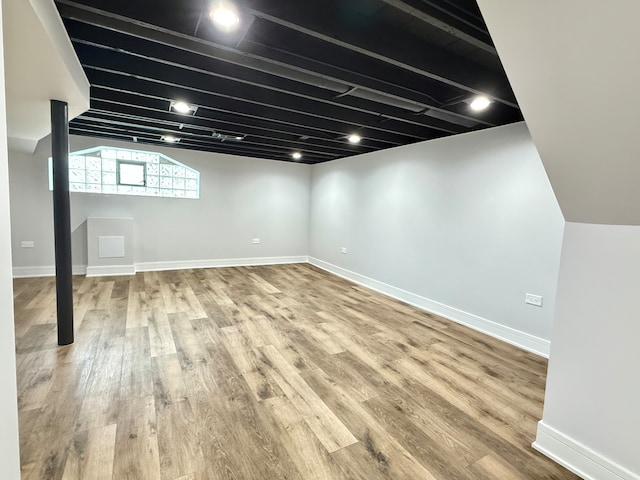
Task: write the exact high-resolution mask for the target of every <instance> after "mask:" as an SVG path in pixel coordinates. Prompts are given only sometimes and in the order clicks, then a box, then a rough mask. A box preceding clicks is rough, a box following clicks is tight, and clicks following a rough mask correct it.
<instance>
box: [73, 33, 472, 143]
mask: <svg viewBox="0 0 640 480" xmlns="http://www.w3.org/2000/svg"><path fill="white" fill-rule="evenodd" d="M92 38H95V37H93V36H92ZM72 40H73V42H74V44H76V50H77V51H79V50H81V48H80V45H84V46H86V47H89V48H90V49H91V48H99V49H102V50H104V53H103V54H101V58H102V57H106V56H108V55H109V53H116V54H118V56H120V55H126V56H131V57H132V58H131V59H130V60H129V59H125V60H124V61H125V62H126V61H135V62H136V66H140V67H142V65H139V64H140V63H143V64H145V63H146V62H154V63H156V64H159V65H162V66H163V69H164V67H165V66H166V67H173V68H180V69H185V70H187V72H188V73H187V74H185V78H188V77H189V76H193V77H194V78H195V77H196V76H200V78H203V77H201V76H202V75H208V76H211V77H214V78H215V81H216V89H220V86H221V85H224V86H226V87H227V88H228V90H232V89H233V90H235V91H237V85H235V84H242V86H244V87H245V88H247V87H257V88H259V89H266V90H269V93H265V94H263V95H262V97H264V96H265V95H268V96H272V95H273V94H274V93H277V94H285V95H291V96H295V97H297V98H296V99H295V101H296V102H300V101H303V100H304V101H307V100H309V101H314V102H321V103H323V104H326V105H330V106H331V107H336V108H338V109H347V110H352V111H354V112H358V113H359V114H368V115H373V117H370V118H369V121H371V119H372V118H378V117H384V118H386V119H389V120H392V121H397V122H404V123H408V124H411V125H417V126H419V127H423V128H429V129H432V130H437V131H441V132H444V133H450V134H454V133H463V132H465V131H467V129H465V128H463V127H460V126H459V125H454V124H452V123H449V122H446V121H442V120H437V119H433V118H430V117H425V116H424V115H416V114H415V113H417V111H418V110H417V111H416V112H409V111H407V110H406V109H402V108H398V107H394V106H389V105H384V104H380V103H376V102H373V101H370V100H366V99H362V98H357V97H351V96H340V98H336V97H337V96H339V94H340V93H342V92H343V91H344V90H346V89H347V87H345V88H344V89H342V90H340V91H337V92H336V91H333V90H328V89H325V88H320V87H315V86H311V85H305V84H301V83H299V82H296V81H293V80H289V79H285V78H281V77H277V76H274V75H271V74H266V73H263V72H256V71H252V70H249V69H246V68H244V67H238V66H237V65H226V66H225V67H224V68H219V66H218V65H212V64H211V62H210V61H208V59H206V58H204V57H202V56H200V55H194V54H190V53H185V52H180V51H179V50H174V51H172V49H171V48H169V47H161V46H159V45H157V44H153V43H147V44H145V45H140V44H138V43H136V44H134V45H132V44H131V42H126V41H124V42H122V43H120V42H119V40H124V39H122V38H114V37H111V38H108V39H107V40H106V44H105V45H100V44H97V43H95V42H93V41H86V40H81V39H78V38H75V37H73V36H72ZM106 45H108V46H106ZM126 47H128V49H127V50H126V51H125V50H124V48H126ZM174 59H179V62H176V61H175V60H174ZM146 65H149V63H146ZM142 71H143V72H145V74H146V73H147V72H148V71H149V70H148V68H146V67H145V69H144V70H142ZM185 83H186V82H185ZM271 92H274V93H271ZM274 100H275V99H274ZM332 116H333V115H332ZM362 118H363V121H366V118H365V117H362Z"/></svg>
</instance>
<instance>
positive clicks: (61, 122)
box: [51, 100, 73, 345]
mask: <svg viewBox="0 0 640 480" xmlns="http://www.w3.org/2000/svg"><path fill="white" fill-rule="evenodd" d="M51 154H52V157H53V227H54V236H55V250H56V300H57V308H58V310H57V313H58V345H70V344H72V343H73V283H72V282H73V276H72V267H71V203H70V200H69V111H68V105H67V103H66V102H61V101H59V100H51Z"/></svg>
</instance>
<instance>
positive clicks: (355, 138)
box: [347, 133, 362, 144]
mask: <svg viewBox="0 0 640 480" xmlns="http://www.w3.org/2000/svg"><path fill="white" fill-rule="evenodd" d="M347 140H349V143H353V144H356V143H360V140H362V137H361V136H360V135H358V134H356V133H353V134H351V135H349V136H348V137H347Z"/></svg>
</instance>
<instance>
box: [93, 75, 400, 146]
mask: <svg viewBox="0 0 640 480" xmlns="http://www.w3.org/2000/svg"><path fill="white" fill-rule="evenodd" d="M92 94H93V98H92V100H91V112H98V113H101V114H105V115H113V116H115V117H118V116H122V117H125V118H139V119H143V120H155V121H158V122H162V123H165V124H172V123H173V122H174V121H176V119H179V121H181V123H185V124H189V125H197V126H199V127H201V128H206V129H208V130H219V131H224V132H236V133H237V134H240V135H255V136H258V137H264V138H279V139H282V140H286V141H298V140H301V137H303V138H304V139H306V140H305V141H306V142H308V143H310V144H312V145H314V146H315V147H317V148H326V149H329V150H342V151H345V150H346V147H347V146H346V145H345V136H344V135H342V136H341V135H340V134H339V133H336V132H315V131H310V130H309V129H307V128H300V127H298V128H296V126H294V125H283V126H280V125H279V124H276V123H274V122H270V123H269V122H266V121H260V120H256V119H252V118H248V117H244V118H237V116H235V115H231V114H228V113H225V112H221V111H213V110H211V109H209V108H200V109H199V110H198V113H197V114H196V115H184V116H182V115H178V114H176V113H173V112H170V111H169V110H168V109H167V105H168V102H167V100H166V99H164V98H153V97H150V96H142V95H135V94H132V93H126V92H115V91H113V90H104V91H103V89H101V88H100V87H93V92H92ZM361 136H362V138H363V140H364V141H363V142H362V143H361V144H360V147H364V148H365V149H370V150H371V151H375V150H379V149H381V148H388V147H389V145H400V143H399V142H396V143H390V142H381V141H377V140H375V139H372V138H367V135H366V133H365V132H362V135H361Z"/></svg>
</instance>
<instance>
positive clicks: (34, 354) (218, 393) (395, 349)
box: [14, 265, 578, 480]
mask: <svg viewBox="0 0 640 480" xmlns="http://www.w3.org/2000/svg"><path fill="white" fill-rule="evenodd" d="M74 289H75V319H76V342H75V344H73V345H71V346H69V347H57V345H56V332H55V285H54V281H53V279H51V278H40V279H20V280H16V281H15V295H14V297H15V306H16V348H17V362H18V395H19V399H18V400H19V416H20V445H21V462H22V472H23V479H25V480H31V479H37V480H48V479H63V480H73V479H86V480H88V479H91V480H98V479H100V480H102V479H104V480H107V479H115V480H122V479H136V480H141V479H161V480H213V479H237V480H250V479H260V480H271V479H288V480H314V479H318V480H327V479H361V480H365V479H366V480H377V479H394V480H402V479H411V480H417V479H425V480H434V479H437V480H464V479H468V480H496V479H508V480H523V479H536V480H539V479H575V478H578V477H576V476H575V475H573V474H571V473H569V472H567V471H566V470H564V469H563V468H562V467H560V466H558V465H556V464H555V463H553V462H551V461H550V460H548V459H547V458H545V457H543V456H541V455H540V454H538V453H537V452H535V451H534V450H533V449H532V448H531V447H530V444H531V442H532V441H533V439H534V435H535V427H536V422H537V420H538V419H539V418H540V417H541V414H542V402H543V395H544V384H545V371H546V361H545V360H544V359H541V358H538V357H536V356H534V355H531V354H529V353H526V352H524V351H521V350H518V349H516V348H514V347H512V346H510V345H507V344H505V343H502V342H499V341H497V340H494V339H492V338H489V337H486V336H484V335H482V334H480V333H477V332H475V331H473V330H469V329H467V328H464V327H461V326H459V325H457V324H455V323H452V322H449V321H447V320H444V319H442V318H439V317H437V316H434V315H430V314H428V313H425V312H422V311H420V310H417V309H415V308H413V307H410V306H407V305H405V304H403V303H400V302H397V301H394V300H392V299H389V298H387V297H385V296H383V295H380V294H377V293H375V292H372V291H370V290H367V289H366V288H363V287H360V286H357V285H354V284H352V283H349V282H347V281H346V280H343V279H341V278H338V277H335V276H332V275H330V274H327V273H325V272H323V271H321V270H318V269H316V268H314V267H312V266H310V265H282V266H267V267H243V268H220V269H210V270H183V271H174V272H153V273H144V274H137V275H135V276H132V277H104V278H84V277H76V278H74Z"/></svg>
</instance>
